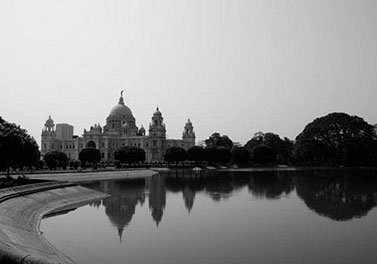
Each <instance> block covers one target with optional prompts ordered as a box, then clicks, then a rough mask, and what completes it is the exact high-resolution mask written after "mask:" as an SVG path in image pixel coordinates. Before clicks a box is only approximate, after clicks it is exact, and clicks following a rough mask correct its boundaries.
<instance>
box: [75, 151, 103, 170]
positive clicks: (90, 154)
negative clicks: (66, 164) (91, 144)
mask: <svg viewBox="0 0 377 264" xmlns="http://www.w3.org/2000/svg"><path fill="white" fill-rule="evenodd" d="M79 160H80V161H81V164H82V165H83V166H85V165H86V164H87V163H89V164H92V165H95V164H97V163H98V162H99V161H100V160H101V152H100V151H99V150H98V149H95V148H84V149H82V150H81V151H80V153H79Z"/></svg>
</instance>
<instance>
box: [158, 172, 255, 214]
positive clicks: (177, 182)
mask: <svg viewBox="0 0 377 264" xmlns="http://www.w3.org/2000/svg"><path fill="white" fill-rule="evenodd" d="M163 174H164V176H165V179H166V186H167V189H168V190H169V191H171V192H182V196H183V200H184V202H185V206H186V208H187V211H188V212H190V211H191V209H192V207H193V205H194V200H195V195H196V193H197V192H204V193H205V194H207V195H208V196H209V197H211V198H212V199H213V200H214V201H220V200H224V199H227V198H229V197H230V196H232V195H233V193H234V192H235V191H236V190H238V189H240V188H242V187H244V186H246V185H247V183H248V182H249V174H248V173H242V172H237V173H236V174H235V173H233V172H225V171H224V172H219V171H200V172H193V171H189V170H186V171H182V170H176V171H169V172H164V173H163Z"/></svg>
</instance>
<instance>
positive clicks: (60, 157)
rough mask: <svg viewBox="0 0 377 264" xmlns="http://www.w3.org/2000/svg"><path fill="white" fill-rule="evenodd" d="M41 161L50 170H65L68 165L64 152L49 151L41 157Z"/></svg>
mask: <svg viewBox="0 0 377 264" xmlns="http://www.w3.org/2000/svg"><path fill="white" fill-rule="evenodd" d="M43 160H44V161H45V162H46V164H47V167H48V168H49V169H50V170H53V169H56V168H57V167H62V168H63V169H65V168H66V166H67V164H68V157H67V155H66V154H65V153H64V152H61V151H57V150H55V151H49V152H47V153H46V154H45V155H44V156H43Z"/></svg>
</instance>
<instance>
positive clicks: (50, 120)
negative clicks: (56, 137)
mask: <svg viewBox="0 0 377 264" xmlns="http://www.w3.org/2000/svg"><path fill="white" fill-rule="evenodd" d="M45 126H46V127H53V126H54V120H52V118H51V116H50V115H49V116H48V119H47V120H46V123H45Z"/></svg>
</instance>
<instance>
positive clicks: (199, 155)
mask: <svg viewBox="0 0 377 264" xmlns="http://www.w3.org/2000/svg"><path fill="white" fill-rule="evenodd" d="M187 153H188V158H189V159H190V160H193V161H195V163H196V164H201V163H202V162H203V161H204V160H205V150H204V148H203V147H201V146H193V147H191V148H190V149H189V150H188V151H187Z"/></svg>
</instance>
